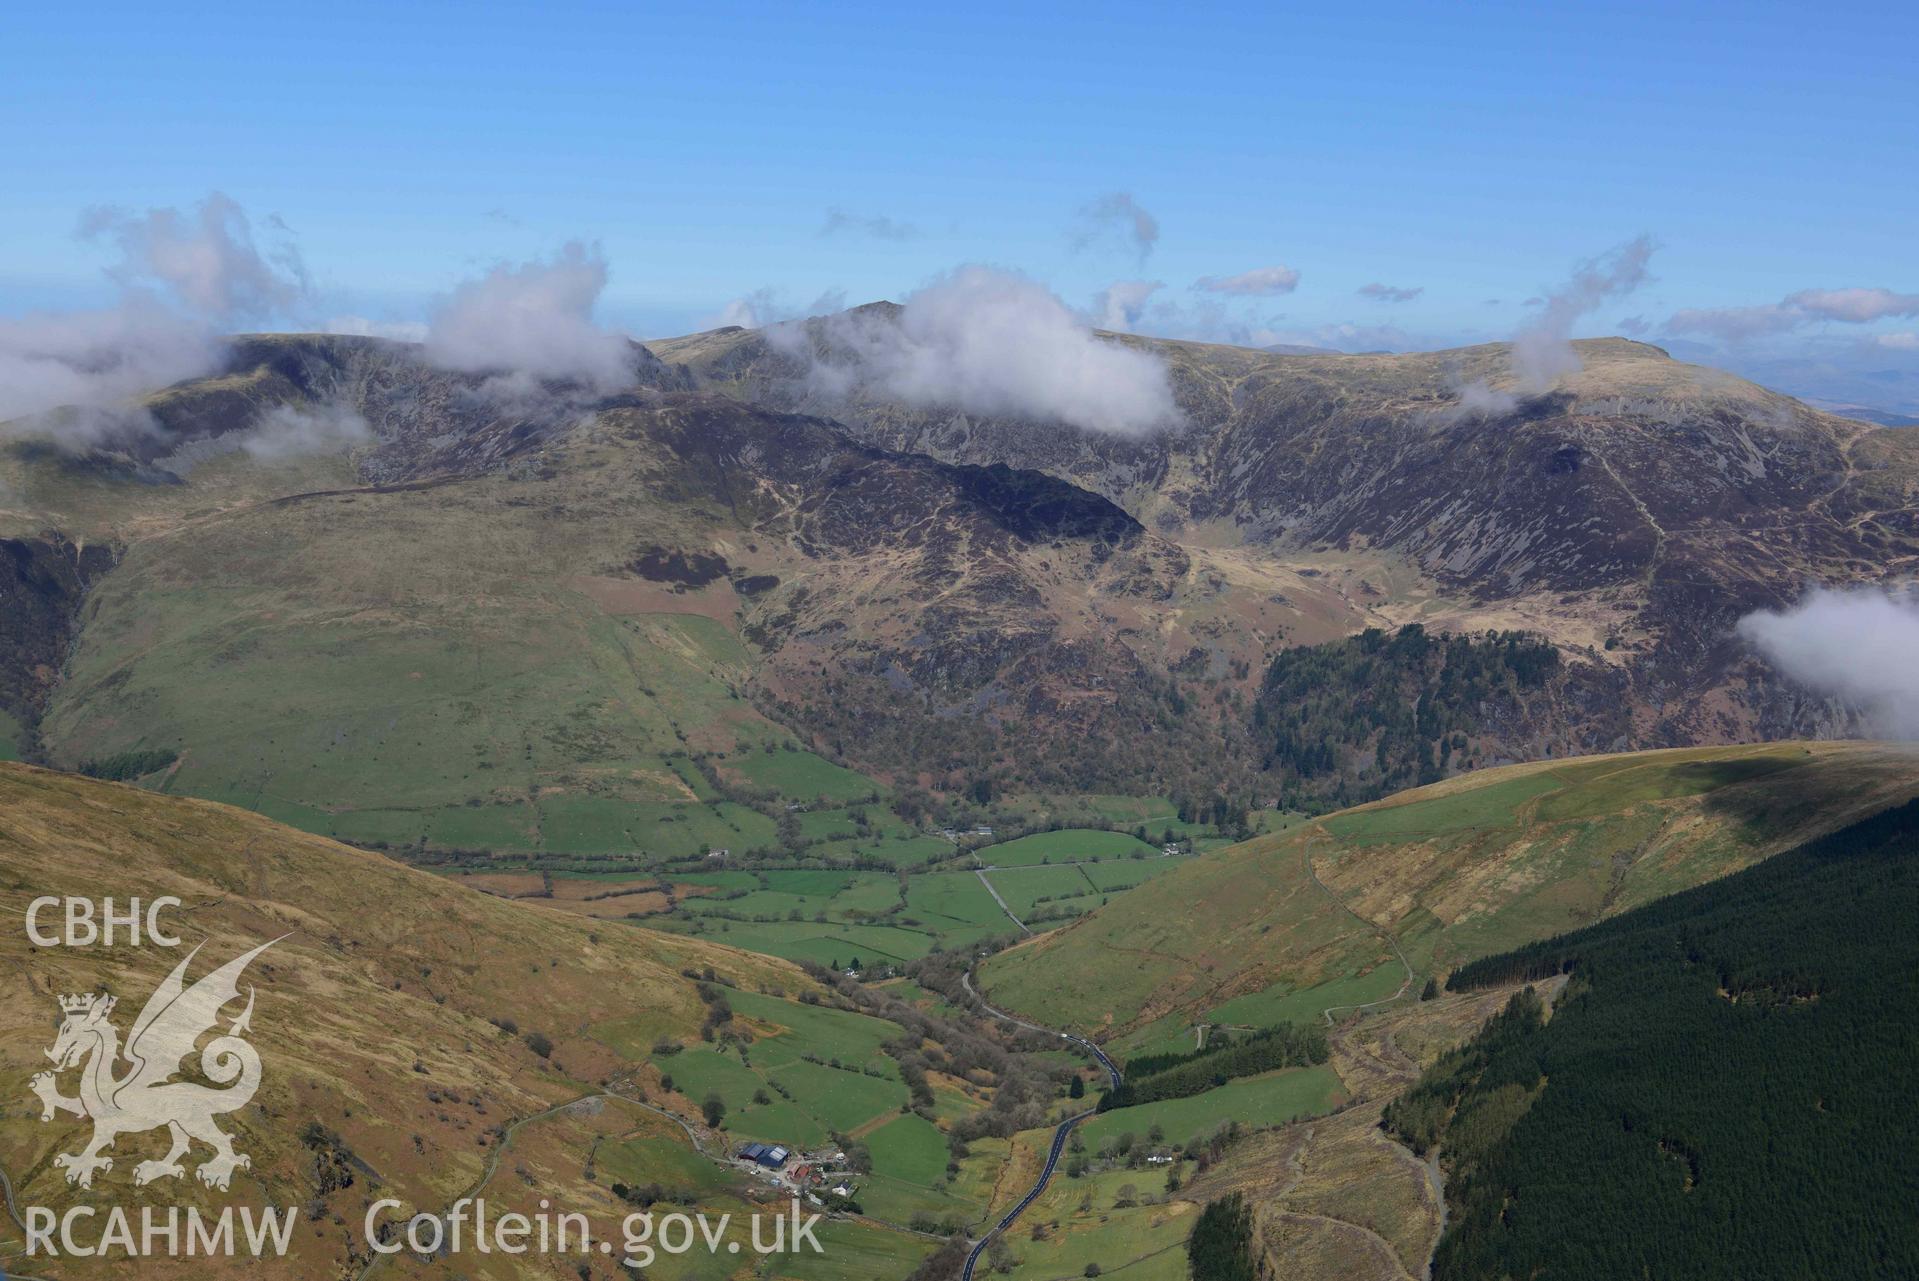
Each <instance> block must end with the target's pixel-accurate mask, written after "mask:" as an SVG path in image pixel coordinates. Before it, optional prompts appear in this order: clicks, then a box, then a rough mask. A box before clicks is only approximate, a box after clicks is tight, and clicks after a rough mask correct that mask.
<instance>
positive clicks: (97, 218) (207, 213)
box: [80, 191, 307, 323]
mask: <svg viewBox="0 0 1919 1281" xmlns="http://www.w3.org/2000/svg"><path fill="white" fill-rule="evenodd" d="M269 223H270V224H271V225H273V226H275V227H277V228H279V229H281V230H283V231H284V229H285V225H286V224H284V223H282V222H280V221H279V220H278V219H277V218H274V219H269ZM80 234H81V235H82V236H83V237H86V238H87V239H97V240H106V241H111V242H112V243H113V244H115V245H117V246H119V249H120V262H119V264H118V265H117V266H115V267H113V268H112V269H110V272H109V274H110V275H112V276H113V277H114V279H116V280H118V281H120V282H121V283H122V284H123V285H126V286H128V287H129V288H140V287H145V286H157V287H158V288H159V289H161V290H162V291H163V292H164V293H167V294H170V295H171V296H172V297H174V298H176V299H177V300H178V301H179V302H180V303H181V304H183V305H184V306H185V307H186V308H187V309H189V310H191V311H194V312H197V313H199V314H200V315H201V316H204V317H206V318H208V319H209V320H215V321H220V322H223V323H231V322H234V321H239V320H258V319H262V318H264V317H267V316H271V315H274V314H276V313H278V312H280V311H282V310H284V309H285V308H287V307H289V306H291V305H292V304H294V303H295V302H297V301H299V300H300V299H301V298H302V297H304V296H305V294H306V292H307V275H306V267H305V265H304V264H303V263H302V262H301V261H300V255H299V251H298V250H296V249H295V248H294V247H293V246H292V245H291V244H290V243H282V244H281V245H279V246H278V247H276V248H275V249H273V250H272V251H270V252H265V253H263V252H262V251H261V249H260V247H259V246H258V245H257V244H256V243H255V242H254V238H253V225H252V223H251V221H249V220H248V218H247V216H246V212H245V211H244V210H243V209H241V208H240V206H239V205H238V204H237V203H235V201H234V200H233V199H232V198H231V197H229V196H226V195H224V194H222V193H221V192H218V191H215V192H212V193H210V194H209V195H208V196H207V198H206V199H205V200H202V201H201V202H200V206H199V208H198V209H196V210H194V211H193V212H192V213H191V214H186V213H182V212H181V211H180V210H178V209H149V210H147V211H146V212H145V213H142V214H132V213H129V212H127V211H126V210H123V209H118V208H111V207H101V208H95V209H90V210H88V211H87V212H86V214H84V215H83V216H82V218H81V220H80Z"/></svg>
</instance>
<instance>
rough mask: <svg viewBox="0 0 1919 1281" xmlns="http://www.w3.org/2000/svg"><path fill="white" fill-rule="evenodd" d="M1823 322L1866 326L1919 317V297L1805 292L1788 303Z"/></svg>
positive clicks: (1887, 291)
mask: <svg viewBox="0 0 1919 1281" xmlns="http://www.w3.org/2000/svg"><path fill="white" fill-rule="evenodd" d="M1786 305H1787V306H1789V307H1797V308H1798V309H1799V310H1801V311H1803V312H1805V313H1806V314H1807V315H1808V316H1813V317H1816V318H1817V319H1820V320H1840V321H1844V322H1845V323H1847V324H1849V325H1865V324H1870V323H1871V322H1873V321H1875V320H1885V319H1887V318H1888V317H1892V316H1919V294H1896V293H1894V292H1893V291H1892V290H1890V289H1801V290H1800V291H1799V292H1798V293H1796V294H1793V295H1792V296H1790V297H1789V298H1787V299H1786Z"/></svg>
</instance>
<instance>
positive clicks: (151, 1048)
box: [31, 939, 279, 1191]
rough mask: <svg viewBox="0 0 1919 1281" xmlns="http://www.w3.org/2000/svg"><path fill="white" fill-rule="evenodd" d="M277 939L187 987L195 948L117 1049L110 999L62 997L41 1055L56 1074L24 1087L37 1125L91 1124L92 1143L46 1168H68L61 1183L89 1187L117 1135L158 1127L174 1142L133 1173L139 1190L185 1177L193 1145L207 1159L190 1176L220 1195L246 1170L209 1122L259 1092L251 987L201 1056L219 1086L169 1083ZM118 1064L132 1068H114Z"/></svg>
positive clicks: (107, 1166) (106, 1166)
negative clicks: (49, 1044)
mask: <svg viewBox="0 0 1919 1281" xmlns="http://www.w3.org/2000/svg"><path fill="white" fill-rule="evenodd" d="M277 942H279V939H275V940H273V942H272V943H262V944H261V945H260V946H259V947H256V948H254V949H253V950H252V951H251V952H247V953H245V954H244V955H241V956H237V957H235V958H234V959H233V960H231V961H228V962H227V963H226V964H225V965H223V966H221V967H220V968H219V969H217V970H215V971H213V972H212V973H211V974H208V975H206V976H205V977H204V978H202V979H200V980H199V981H198V982H197V983H195V984H193V986H191V987H188V986H187V983H186V973H187V966H188V965H189V964H191V963H192V961H193V958H194V957H195V956H196V955H198V954H199V951H200V949H199V948H198V947H196V948H194V949H193V951H192V952H189V953H188V954H187V957H186V960H184V961H181V962H180V964H178V965H176V966H175V967H174V968H173V973H171V974H169V975H167V977H166V981H165V982H163V983H161V984H160V986H159V987H158V988H157V989H155V991H154V993H153V995H152V996H151V997H149V998H147V1003H146V1005H145V1007H144V1008H142V1009H141V1011H140V1015H139V1017H138V1018H136V1019H134V1021H133V1030H132V1031H131V1032H129V1033H128V1034H127V1042H126V1046H125V1048H124V1049H123V1048H122V1047H121V1045H120V1030H119V1029H118V1028H116V1027H115V1026H114V1025H113V1023H112V1021H111V1018H112V1015H113V1010H114V1006H115V1004H116V1002H115V1000H114V998H113V997H111V996H99V995H95V994H91V993H89V994H85V995H80V996H63V997H61V998H60V1012H61V1014H62V1015H63V1016H64V1017H63V1019H62V1021H61V1024H60V1033H59V1035H58V1036H57V1037H56V1038H55V1039H54V1042H53V1048H52V1049H50V1050H48V1051H47V1057H48V1058H49V1059H51V1060H52V1061H53V1065H54V1066H53V1070H52V1071H51V1072H41V1073H39V1074H37V1075H36V1076H35V1077H34V1078H33V1080H32V1082H31V1086H32V1089H33V1092H34V1093H35V1094H36V1095H38V1096H39V1098H40V1104H41V1108H42V1111H41V1113H40V1119H41V1120H42V1121H51V1120H52V1119H53V1117H54V1114H55V1113H56V1112H69V1113H72V1114H73V1115H74V1116H78V1117H84V1118H89V1119H91V1120H92V1121H93V1141H92V1142H91V1143H89V1144H87V1146H86V1147H85V1148H84V1149H83V1150H81V1151H79V1152H69V1153H61V1154H60V1155H58V1156H56V1157H54V1158H53V1164H54V1165H55V1166H56V1167H58V1168H60V1169H63V1170H65V1171H66V1172H67V1182H68V1183H70V1184H76V1185H78V1186H80V1187H83V1188H87V1187H92V1186H93V1176H94V1173H95V1172H96V1171H101V1170H111V1169H112V1168H113V1158H112V1157H109V1156H105V1155H103V1153H105V1151H106V1150H107V1149H108V1148H110V1147H112V1146H113V1141H114V1140H115V1139H116V1138H118V1137H119V1136H120V1135H122V1134H138V1133H142V1132H144V1131H147V1130H157V1129H159V1128H160V1127H161V1126H165V1127H166V1128H167V1132H168V1134H169V1135H170V1136H171V1137H172V1140H173V1146H172V1147H171V1149H169V1150H168V1152H167V1154H166V1155H165V1156H164V1157H162V1158H161V1159H159V1160H157V1161H142V1162H140V1164H139V1165H137V1166H135V1167H134V1169H133V1181H134V1182H135V1183H137V1184H142V1185H144V1184H148V1183H152V1182H153V1181H154V1180H156V1179H177V1178H181V1177H183V1176H184V1175H185V1174H186V1169H185V1167H184V1166H182V1165H181V1164H180V1158H181V1157H183V1156H186V1155H187V1152H188V1150H189V1149H190V1148H191V1147H192V1144H193V1141H194V1140H198V1141H199V1142H201V1143H204V1144H206V1145H207V1146H208V1147H210V1148H212V1149H213V1155H212V1156H211V1157H209V1158H207V1159H206V1160H205V1161H204V1162H202V1163H201V1164H200V1166H199V1168H198V1169H196V1170H195V1171H194V1176H195V1177H196V1178H198V1179H199V1180H200V1182H202V1183H204V1184H206V1185H207V1186H208V1187H210V1188H219V1189H221V1190H223V1191H224V1190H225V1189H226V1187H227V1185H228V1183H229V1182H230V1181H231V1180H232V1178H233V1172H234V1171H235V1170H244V1169H249V1168H251V1167H252V1165H253V1161H252V1159H251V1158H250V1157H248V1156H246V1155H245V1154H244V1153H240V1152H235V1151H234V1150H233V1140H232V1139H231V1138H229V1137H228V1136H227V1135H226V1134H225V1133H223V1132H222V1131H221V1130H220V1128H219V1127H218V1126H216V1125H215V1124H214V1123H213V1119H214V1118H215V1117H217V1116H220V1115H222V1114H224V1113H227V1112H233V1111H237V1110H238V1109H240V1108H243V1107H245V1106H246V1105H247V1103H248V1102H249V1101H251V1100H252V1098H253V1094H254V1091H256V1090H258V1089H259V1088H260V1055H259V1052H258V1051H257V1050H255V1049H254V1048H253V1046H252V1045H250V1044H248V1043H247V1041H246V1040H245V1039H244V1038H245V1034H246V1033H247V1032H249V1031H251V1030H252V1022H253V989H252V988H251V987H249V988H248V989H247V1004H246V1008H245V1009H244V1010H242V1011H240V1013H239V1015H238V1016H237V1017H235V1018H234V1019H233V1021H232V1022H231V1023H230V1024H229V1025H228V1026H227V1030H226V1033H225V1034H224V1035H221V1036H216V1037H214V1038H213V1039H212V1040H211V1041H208V1042H207V1044H206V1047H205V1048H204V1049H203V1050H201V1051H200V1071H201V1073H202V1074H204V1075H205V1076H206V1078H207V1079H208V1080H210V1081H212V1082H213V1083H214V1085H216V1086H224V1087H225V1088H224V1089H215V1088H212V1087H211V1086H206V1085H202V1084H200V1083H198V1082H196V1081H175V1080H172V1079H171V1078H172V1077H173V1076H174V1075H175V1074H176V1073H178V1072H179V1071H180V1070H181V1069H182V1066H183V1064H184V1060H185V1059H186V1058H187V1056H188V1055H190V1054H192V1053H193V1049H194V1046H195V1045H196V1044H197V1043H198V1041H199V1040H200V1038H201V1036H203V1035H204V1034H205V1033H206V1032H208V1031H210V1030H212V1029H213V1027H214V1025H215V1024H216V1023H218V1022H219V1018H220V1011H221V1010H222V1009H224V1008H225V1007H226V1006H227V1005H228V1004H229V1003H230V1002H232V1001H235V1000H238V999H239V996H240V987H239V980H240V976H241V974H243V973H244V972H245V971H246V968H247V966H248V965H249V964H250V963H251V962H252V961H253V958H254V957H256V956H258V955H260V953H262V952H264V951H266V950H267V949H268V948H270V947H272V946H273V943H277ZM123 1059H124V1060H125V1061H126V1062H127V1064H129V1065H130V1066H129V1067H128V1068H127V1070H126V1071H124V1072H117V1069H118V1068H119V1065H120V1063H121V1060H123ZM73 1068H79V1069H80V1093H79V1097H77V1098H68V1097H66V1096H65V1095H63V1094H61V1093H60V1087H59V1081H58V1077H59V1075H60V1074H61V1073H63V1072H66V1071H68V1070H70V1069H73Z"/></svg>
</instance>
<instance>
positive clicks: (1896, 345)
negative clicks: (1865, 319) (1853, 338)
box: [1873, 330, 1919, 351]
mask: <svg viewBox="0 0 1919 1281" xmlns="http://www.w3.org/2000/svg"><path fill="white" fill-rule="evenodd" d="M1873 341H1874V342H1875V343H1877V344H1878V345H1879V346H1881V347H1885V348H1887V349H1889V350H1891V351H1919V333H1913V332H1912V331H1910V330H1907V331H1906V332H1904V333H1897V334H1880V335H1879V336H1878V337H1877V338H1874V339H1873Z"/></svg>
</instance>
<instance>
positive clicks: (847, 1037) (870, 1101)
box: [648, 991, 907, 1174]
mask: <svg viewBox="0 0 1919 1281" xmlns="http://www.w3.org/2000/svg"><path fill="white" fill-rule="evenodd" d="M726 996H727V1000H728V1002H729V1003H730V1004H731V1005H732V1007H733V1012H734V1018H735V1021H736V1024H738V1025H741V1026H745V1027H751V1028H754V1029H755V1030H756V1035H755V1037H754V1039H753V1042H752V1044H751V1045H745V1046H739V1047H727V1046H723V1045H721V1044H719V1043H718V1042H704V1041H696V1042H692V1043H689V1044H688V1045H687V1046H686V1048H684V1049H683V1050H681V1051H680V1052H679V1053H676V1054H659V1053H654V1052H652V1050H651V1047H650V1046H649V1047H648V1052H649V1053H650V1054H651V1057H652V1060H653V1062H654V1064H655V1066H657V1067H658V1068H659V1069H660V1071H661V1072H663V1073H665V1074H666V1075H668V1076H670V1077H672V1078H673V1083H674V1087H675V1088H676V1089H677V1090H678V1091H679V1092H681V1093H682V1094H684V1095H685V1096H686V1097H687V1098H689V1099H691V1100H693V1101H694V1102H695V1103H696V1104H697V1103H700V1102H703V1101H704V1100H705V1099H706V1098H707V1097H708V1096H709V1095H718V1096H719V1098H720V1099H721V1100H722V1101H723V1102H724V1103H725V1104H726V1128H727V1131H728V1133H729V1134H730V1135H732V1136H733V1137H734V1138H735V1139H762V1140H766V1141H769V1142H779V1143H786V1144H797V1145H799V1146H801V1147H816V1146H818V1145H820V1144H822V1143H824V1142H826V1140H827V1138H828V1137H829V1135H830V1134H832V1133H835V1132H839V1133H845V1132H848V1131H851V1130H854V1129H857V1128H859V1127H860V1126H862V1125H866V1124H868V1123H870V1122H873V1121H875V1120H877V1119H879V1118H881V1117H883V1116H885V1115H886V1114H888V1113H890V1112H897V1111H899V1109H900V1108H901V1106H902V1105H904V1104H905V1102H906V1100H907V1090H906V1086H905V1084H904V1083H903V1082H902V1081H901V1080H900V1079H899V1069H898V1066H897V1065H896V1064H895V1063H894V1062H893V1061H892V1060H891V1059H890V1058H888V1057H887V1056H886V1055H885V1054H884V1053H882V1052H881V1050H880V1046H881V1045H882V1044H883V1043H885V1042H886V1041H888V1040H891V1039H893V1038H894V1037H897V1036H899V1035H900V1029H899V1028H898V1027H897V1026H896V1025H895V1024H892V1023H888V1022H885V1021H884V1020H881V1019H876V1018H872V1017H869V1016H868V1015H864V1014H856V1013H852V1012H850V1011H846V1010H836V1009H833V1008H831V1007H829V1006H824V1005H802V1004H800V1003H798V1002H796V1001H786V1000H782V999H780V998H778V997H771V996H764V995H761V994H759V993H754V992H742V991H728V992H727V993H726ZM815 1060H818V1061H815ZM833 1064H838V1065H839V1066H833ZM759 1095H764V1096H765V1099H766V1101H765V1102H763V1103H762V1102H756V1101H755V1099H756V1096H759ZM789 1095H790V1096H791V1097H790V1098H789V1097H788V1096H789ZM887 1173H889V1174H890V1173H893V1172H892V1171H887Z"/></svg>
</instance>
